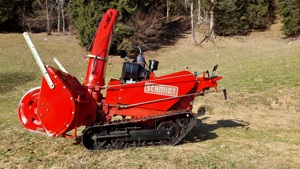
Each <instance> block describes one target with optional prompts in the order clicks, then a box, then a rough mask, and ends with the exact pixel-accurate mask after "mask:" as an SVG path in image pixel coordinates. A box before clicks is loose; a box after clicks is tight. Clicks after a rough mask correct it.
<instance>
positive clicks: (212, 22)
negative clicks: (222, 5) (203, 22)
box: [208, 0, 217, 39]
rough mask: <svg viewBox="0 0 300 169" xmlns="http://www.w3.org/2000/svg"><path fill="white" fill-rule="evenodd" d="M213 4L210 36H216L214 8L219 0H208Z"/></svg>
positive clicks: (211, 7) (210, 10) (210, 13)
mask: <svg viewBox="0 0 300 169" xmlns="http://www.w3.org/2000/svg"><path fill="white" fill-rule="evenodd" d="M208 2H209V3H210V4H211V6H210V9H209V15H210V24H209V32H210V38H211V39H213V38H215V31H214V9H215V6H216V5H217V0H210V1H208Z"/></svg>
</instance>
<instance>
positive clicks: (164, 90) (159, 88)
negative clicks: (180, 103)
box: [144, 83, 178, 96]
mask: <svg viewBox="0 0 300 169" xmlns="http://www.w3.org/2000/svg"><path fill="white" fill-rule="evenodd" d="M144 92H145V93H149V94H157V95H165V96H178V87H177V86H169V85H162V84H155V83H145V87H144Z"/></svg>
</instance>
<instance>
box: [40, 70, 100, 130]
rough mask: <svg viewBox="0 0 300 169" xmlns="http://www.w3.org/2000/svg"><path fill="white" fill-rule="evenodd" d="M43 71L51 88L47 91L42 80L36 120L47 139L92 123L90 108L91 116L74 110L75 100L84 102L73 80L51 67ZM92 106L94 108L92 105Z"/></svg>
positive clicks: (77, 104) (77, 103)
mask: <svg viewBox="0 0 300 169" xmlns="http://www.w3.org/2000/svg"><path fill="white" fill-rule="evenodd" d="M47 71H48V73H49V75H50V77H51V79H52V81H53V83H54V85H55V87H54V89H50V88H49V86H48V84H47V82H46V80H45V79H44V78H43V79H42V85H41V90H40V95H39V101H38V105H37V116H38V118H39V120H40V121H41V123H42V125H43V127H44V129H45V131H46V133H47V134H48V135H50V136H61V135H64V134H65V133H66V132H68V131H70V130H72V129H74V128H75V126H80V125H87V124H88V123H89V122H91V121H93V120H95V118H96V117H95V115H96V114H95V113H96V110H95V109H92V107H89V108H91V109H90V110H91V111H94V112H91V111H89V110H87V111H80V109H78V108H79V107H80V103H79V102H78V100H77V99H78V98H79V97H82V98H83V99H84V91H86V89H85V88H83V87H82V86H81V85H80V83H79V82H78V81H77V79H76V78H74V77H73V76H71V75H69V74H66V73H63V72H61V71H60V70H57V69H55V68H52V67H47ZM92 102H94V104H96V102H95V101H92ZM89 106H91V105H89ZM91 119H93V120H91Z"/></svg>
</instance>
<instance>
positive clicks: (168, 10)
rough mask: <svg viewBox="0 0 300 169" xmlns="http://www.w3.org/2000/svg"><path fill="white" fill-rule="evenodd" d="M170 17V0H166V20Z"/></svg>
mask: <svg viewBox="0 0 300 169" xmlns="http://www.w3.org/2000/svg"><path fill="white" fill-rule="evenodd" d="M169 19H170V0H167V21H169Z"/></svg>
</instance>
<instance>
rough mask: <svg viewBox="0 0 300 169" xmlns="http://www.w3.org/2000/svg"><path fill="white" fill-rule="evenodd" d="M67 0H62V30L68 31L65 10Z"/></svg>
mask: <svg viewBox="0 0 300 169" xmlns="http://www.w3.org/2000/svg"><path fill="white" fill-rule="evenodd" d="M64 5H65V0H62V3H61V18H62V31H63V32H65V31H66V23H65V10H64Z"/></svg>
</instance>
